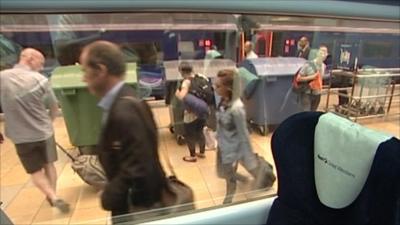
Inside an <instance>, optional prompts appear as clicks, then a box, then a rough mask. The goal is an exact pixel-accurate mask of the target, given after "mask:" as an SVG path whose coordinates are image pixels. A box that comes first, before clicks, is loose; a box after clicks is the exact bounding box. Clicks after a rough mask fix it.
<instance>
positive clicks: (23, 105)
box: [0, 65, 57, 144]
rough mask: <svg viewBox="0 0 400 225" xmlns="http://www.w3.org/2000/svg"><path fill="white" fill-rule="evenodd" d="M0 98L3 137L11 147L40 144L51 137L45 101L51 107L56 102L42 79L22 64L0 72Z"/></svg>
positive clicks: (45, 81)
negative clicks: (38, 142)
mask: <svg viewBox="0 0 400 225" xmlns="http://www.w3.org/2000/svg"><path fill="white" fill-rule="evenodd" d="M0 97H1V98H0V100H1V101H0V103H1V107H2V109H3V112H4V119H5V135H6V136H7V137H9V138H10V139H11V140H12V141H13V142H14V144H20V143H28V142H37V141H42V140H46V139H48V138H49V137H51V136H52V135H53V134H54V131H53V125H52V121H51V118H50V116H49V114H48V112H47V110H46V104H45V102H46V103H48V104H49V105H50V106H53V105H54V104H57V100H56V98H55V96H54V92H53V91H52V89H51V86H50V83H49V81H48V79H47V78H46V77H45V76H43V75H41V74H40V73H38V72H34V71H32V70H30V69H29V68H28V67H27V66H24V65H16V66H14V68H12V69H9V70H3V71H1V72H0Z"/></svg>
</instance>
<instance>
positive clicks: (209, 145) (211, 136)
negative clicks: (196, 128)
mask: <svg viewBox="0 0 400 225" xmlns="http://www.w3.org/2000/svg"><path fill="white" fill-rule="evenodd" d="M203 134H204V137H205V139H206V150H212V149H216V148H217V145H218V142H217V139H216V137H215V136H216V134H215V131H213V130H211V129H209V128H208V127H204V129H203Z"/></svg>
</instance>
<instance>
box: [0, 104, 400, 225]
mask: <svg viewBox="0 0 400 225" xmlns="http://www.w3.org/2000/svg"><path fill="white" fill-rule="evenodd" d="M397 107H398V105H397ZM154 114H155V115H156V119H157V123H158V125H159V132H160V138H161V142H160V143H161V144H160V152H161V153H165V152H167V153H168V157H169V159H170V161H171V163H172V165H173V167H174V170H175V172H176V173H177V175H178V177H179V179H181V180H183V181H185V182H186V183H188V184H189V185H190V186H191V187H192V188H193V190H194V194H195V200H196V207H197V208H206V207H210V206H217V205H220V204H222V200H223V197H224V195H225V182H224V180H222V179H220V178H218V177H217V175H216V172H215V151H214V150H209V151H206V156H207V157H206V158H205V159H199V160H198V161H197V162H196V163H187V162H184V161H182V157H183V156H185V155H186V154H187V149H186V147H185V146H179V145H177V144H176V141H175V139H174V137H173V135H171V133H170V132H169V129H168V124H169V112H168V108H166V107H157V108H154ZM360 122H361V123H362V124H364V125H366V126H368V127H371V128H374V129H378V130H382V131H385V132H387V133H391V134H393V135H395V136H397V137H400V126H399V116H390V117H388V118H386V119H383V118H379V119H369V120H364V121H360ZM54 125H55V128H56V140H57V142H58V143H59V144H61V145H62V146H64V147H65V148H67V149H69V150H70V151H74V148H73V146H71V144H70V143H69V140H68V134H67V131H66V128H65V125H64V120H63V118H62V117H59V118H57V119H56V121H55V124H54ZM0 128H1V130H3V124H1V123H0ZM270 138H271V134H269V135H267V136H260V135H258V134H257V133H255V132H254V133H252V134H251V139H252V144H253V147H254V150H255V151H256V152H258V153H259V154H260V155H262V156H264V157H265V158H266V159H267V160H268V161H269V162H271V163H273V160H272V155H271V151H270V147H269V146H270V145H269V143H270ZM0 148H1V150H0V156H1V169H0V172H1V173H0V175H1V180H0V184H1V193H0V194H1V195H0V199H1V201H3V205H2V206H1V207H2V209H3V210H4V211H5V212H6V213H7V214H8V216H9V217H10V218H11V219H12V220H13V222H14V223H15V224H109V223H110V222H109V213H108V212H106V211H104V210H102V209H101V207H100V205H99V199H98V193H97V191H96V190H95V189H94V188H93V187H90V186H88V185H87V184H85V183H83V181H82V180H81V179H80V178H79V177H78V175H77V174H74V172H73V171H72V169H71V166H70V164H71V163H70V160H69V159H68V158H67V157H66V156H65V155H64V154H63V153H62V152H59V160H58V161H57V163H56V167H57V171H58V174H59V179H58V194H59V195H60V196H61V197H63V198H64V199H65V200H67V201H68V202H69V203H70V204H71V212H70V213H68V214H62V213H60V212H59V211H58V210H56V209H54V208H51V207H50V206H49V204H48V203H47V202H46V201H45V198H44V196H43V195H42V194H41V193H40V192H39V191H38V190H37V189H36V188H35V187H34V186H33V184H32V183H31V181H30V178H29V176H27V175H26V174H25V172H24V170H23V168H22V166H21V164H20V162H19V160H18V157H17V155H16V153H15V149H14V146H13V145H12V144H11V142H10V140H6V141H5V143H4V144H3V145H0ZM164 157H166V156H165V155H164V154H163V155H162V156H161V159H162V163H163V165H164V167H165V168H166V171H167V173H168V174H170V172H169V171H168V169H167V167H166V166H165V165H166V164H165V162H164ZM239 171H240V172H242V173H243V174H246V175H248V176H249V178H250V175H249V174H248V173H247V172H245V170H244V169H243V168H241V167H240V168H239ZM276 184H277V183H275V185H274V186H273V188H272V189H271V190H269V191H258V192H251V191H250V187H249V185H246V184H240V183H239V185H238V191H237V194H236V195H235V198H234V201H243V200H247V199H251V198H254V197H255V196H260V195H264V196H265V195H269V194H274V193H275V192H276V188H277V185H276Z"/></svg>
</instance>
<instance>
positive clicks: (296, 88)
mask: <svg viewBox="0 0 400 225" xmlns="http://www.w3.org/2000/svg"><path fill="white" fill-rule="evenodd" d="M306 65H309V66H311V67H312V69H313V70H314V71H316V72H317V67H316V66H315V64H314V63H310V62H307V63H306V64H304V65H303V66H301V67H300V68H299V69H298V70H297V72H296V73H295V75H294V77H293V81H292V91H293V92H294V93H296V94H300V93H305V92H306V91H307V90H310V89H311V88H310V82H311V81H303V82H301V81H299V80H298V79H299V77H300V71H301V69H302V68H303V67H304V66H306Z"/></svg>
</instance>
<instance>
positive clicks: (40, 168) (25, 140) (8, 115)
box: [0, 48, 69, 213]
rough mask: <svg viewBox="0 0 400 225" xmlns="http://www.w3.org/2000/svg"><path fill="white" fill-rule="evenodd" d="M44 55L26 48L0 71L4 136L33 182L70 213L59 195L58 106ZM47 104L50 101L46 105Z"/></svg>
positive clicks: (49, 199) (50, 201) (64, 210)
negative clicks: (45, 73)
mask: <svg viewBox="0 0 400 225" xmlns="http://www.w3.org/2000/svg"><path fill="white" fill-rule="evenodd" d="M44 60H45V59H44V56H43V54H42V53H40V52H39V51H38V50H36V49H33V48H26V49H24V50H23V51H22V52H21V54H20V58H19V62H18V64H16V65H15V66H14V67H13V68H12V69H8V70H3V71H1V72H0V85H1V86H0V97H1V98H0V100H1V101H0V103H1V107H2V108H3V111H4V120H5V135H6V136H7V137H8V138H10V139H11V141H12V142H13V143H14V144H15V148H16V150H17V154H18V157H19V159H20V161H21V163H22V165H23V167H24V169H25V171H26V172H27V173H28V174H30V175H31V177H32V181H33V183H34V184H35V186H36V187H37V188H39V190H40V191H41V192H43V193H44V194H45V195H46V199H47V201H48V202H49V203H50V205H51V206H54V207H57V208H58V209H59V210H60V211H61V212H63V213H67V212H69V204H68V203H66V202H65V201H64V200H62V199H60V198H59V197H58V196H57V195H56V183H57V171H56V168H55V167H54V162H55V161H56V160H57V152H56V146H55V140H54V130H53V125H52V121H53V120H54V118H55V117H56V115H57V112H58V105H57V100H56V98H55V96H54V93H53V91H52V89H51V86H50V83H49V80H48V79H47V78H46V77H45V76H43V75H42V74H40V73H39V71H41V70H42V69H43V65H44ZM47 103H48V104H47ZM47 107H48V108H49V109H50V110H49V112H50V113H47V109H46V108H47Z"/></svg>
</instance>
